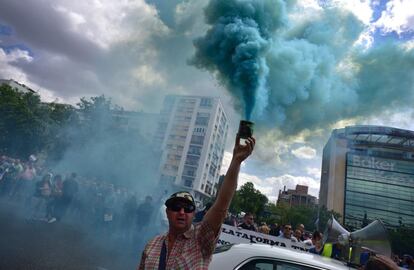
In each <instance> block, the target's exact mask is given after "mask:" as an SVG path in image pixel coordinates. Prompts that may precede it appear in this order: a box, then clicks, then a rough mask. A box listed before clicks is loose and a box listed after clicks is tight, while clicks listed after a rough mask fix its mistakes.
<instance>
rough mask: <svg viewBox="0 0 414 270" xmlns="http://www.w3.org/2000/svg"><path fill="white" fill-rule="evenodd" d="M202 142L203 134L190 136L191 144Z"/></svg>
mask: <svg viewBox="0 0 414 270" xmlns="http://www.w3.org/2000/svg"><path fill="white" fill-rule="evenodd" d="M203 143H204V136H198V135H193V136H192V137H191V144H195V145H203Z"/></svg>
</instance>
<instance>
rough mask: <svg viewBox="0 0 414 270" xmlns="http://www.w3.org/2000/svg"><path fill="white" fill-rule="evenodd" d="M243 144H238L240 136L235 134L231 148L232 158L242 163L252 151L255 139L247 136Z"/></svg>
mask: <svg viewBox="0 0 414 270" xmlns="http://www.w3.org/2000/svg"><path fill="white" fill-rule="evenodd" d="M245 143H246V144H245V145H242V144H240V136H239V134H237V136H236V143H235V145H234V149H233V160H234V161H237V162H240V163H242V162H243V161H244V160H245V159H246V158H247V157H248V156H250V154H251V153H252V151H253V148H254V145H255V143H256V140H255V139H254V138H253V137H249V138H247V139H246V141H245Z"/></svg>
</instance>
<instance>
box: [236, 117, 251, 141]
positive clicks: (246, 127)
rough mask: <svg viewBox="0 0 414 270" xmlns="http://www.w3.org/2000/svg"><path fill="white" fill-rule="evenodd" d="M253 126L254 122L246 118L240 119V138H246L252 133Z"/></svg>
mask: <svg viewBox="0 0 414 270" xmlns="http://www.w3.org/2000/svg"><path fill="white" fill-rule="evenodd" d="M253 128H254V123H253V122H250V121H247V120H241V121H240V125H239V132H238V133H239V136H240V138H242V139H247V138H249V137H251V136H252V135H253Z"/></svg>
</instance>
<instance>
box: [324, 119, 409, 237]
mask: <svg viewBox="0 0 414 270" xmlns="http://www.w3.org/2000/svg"><path fill="white" fill-rule="evenodd" d="M319 203H320V205H321V206H325V207H327V209H328V210H334V211H335V212H338V213H339V214H341V216H342V222H343V224H344V225H345V226H347V227H349V228H352V229H359V228H361V226H362V225H363V223H365V224H366V223H367V222H370V221H373V220H375V219H381V221H382V222H383V223H384V224H385V225H386V226H387V227H399V226H405V227H407V228H412V229H414V132H413V131H409V130H402V129H396V128H390V127H381V126H349V127H346V128H343V129H338V130H334V131H333V132H332V135H331V137H330V139H329V141H328V143H327V144H326V145H325V147H324V150H323V158H322V175H321V187H320V193H319ZM367 219H368V220H367Z"/></svg>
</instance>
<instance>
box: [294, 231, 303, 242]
mask: <svg viewBox="0 0 414 270" xmlns="http://www.w3.org/2000/svg"><path fill="white" fill-rule="evenodd" d="M295 237H296V239H298V240H300V238H301V237H302V232H301V231H300V230H299V229H297V230H296V231H295Z"/></svg>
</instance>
